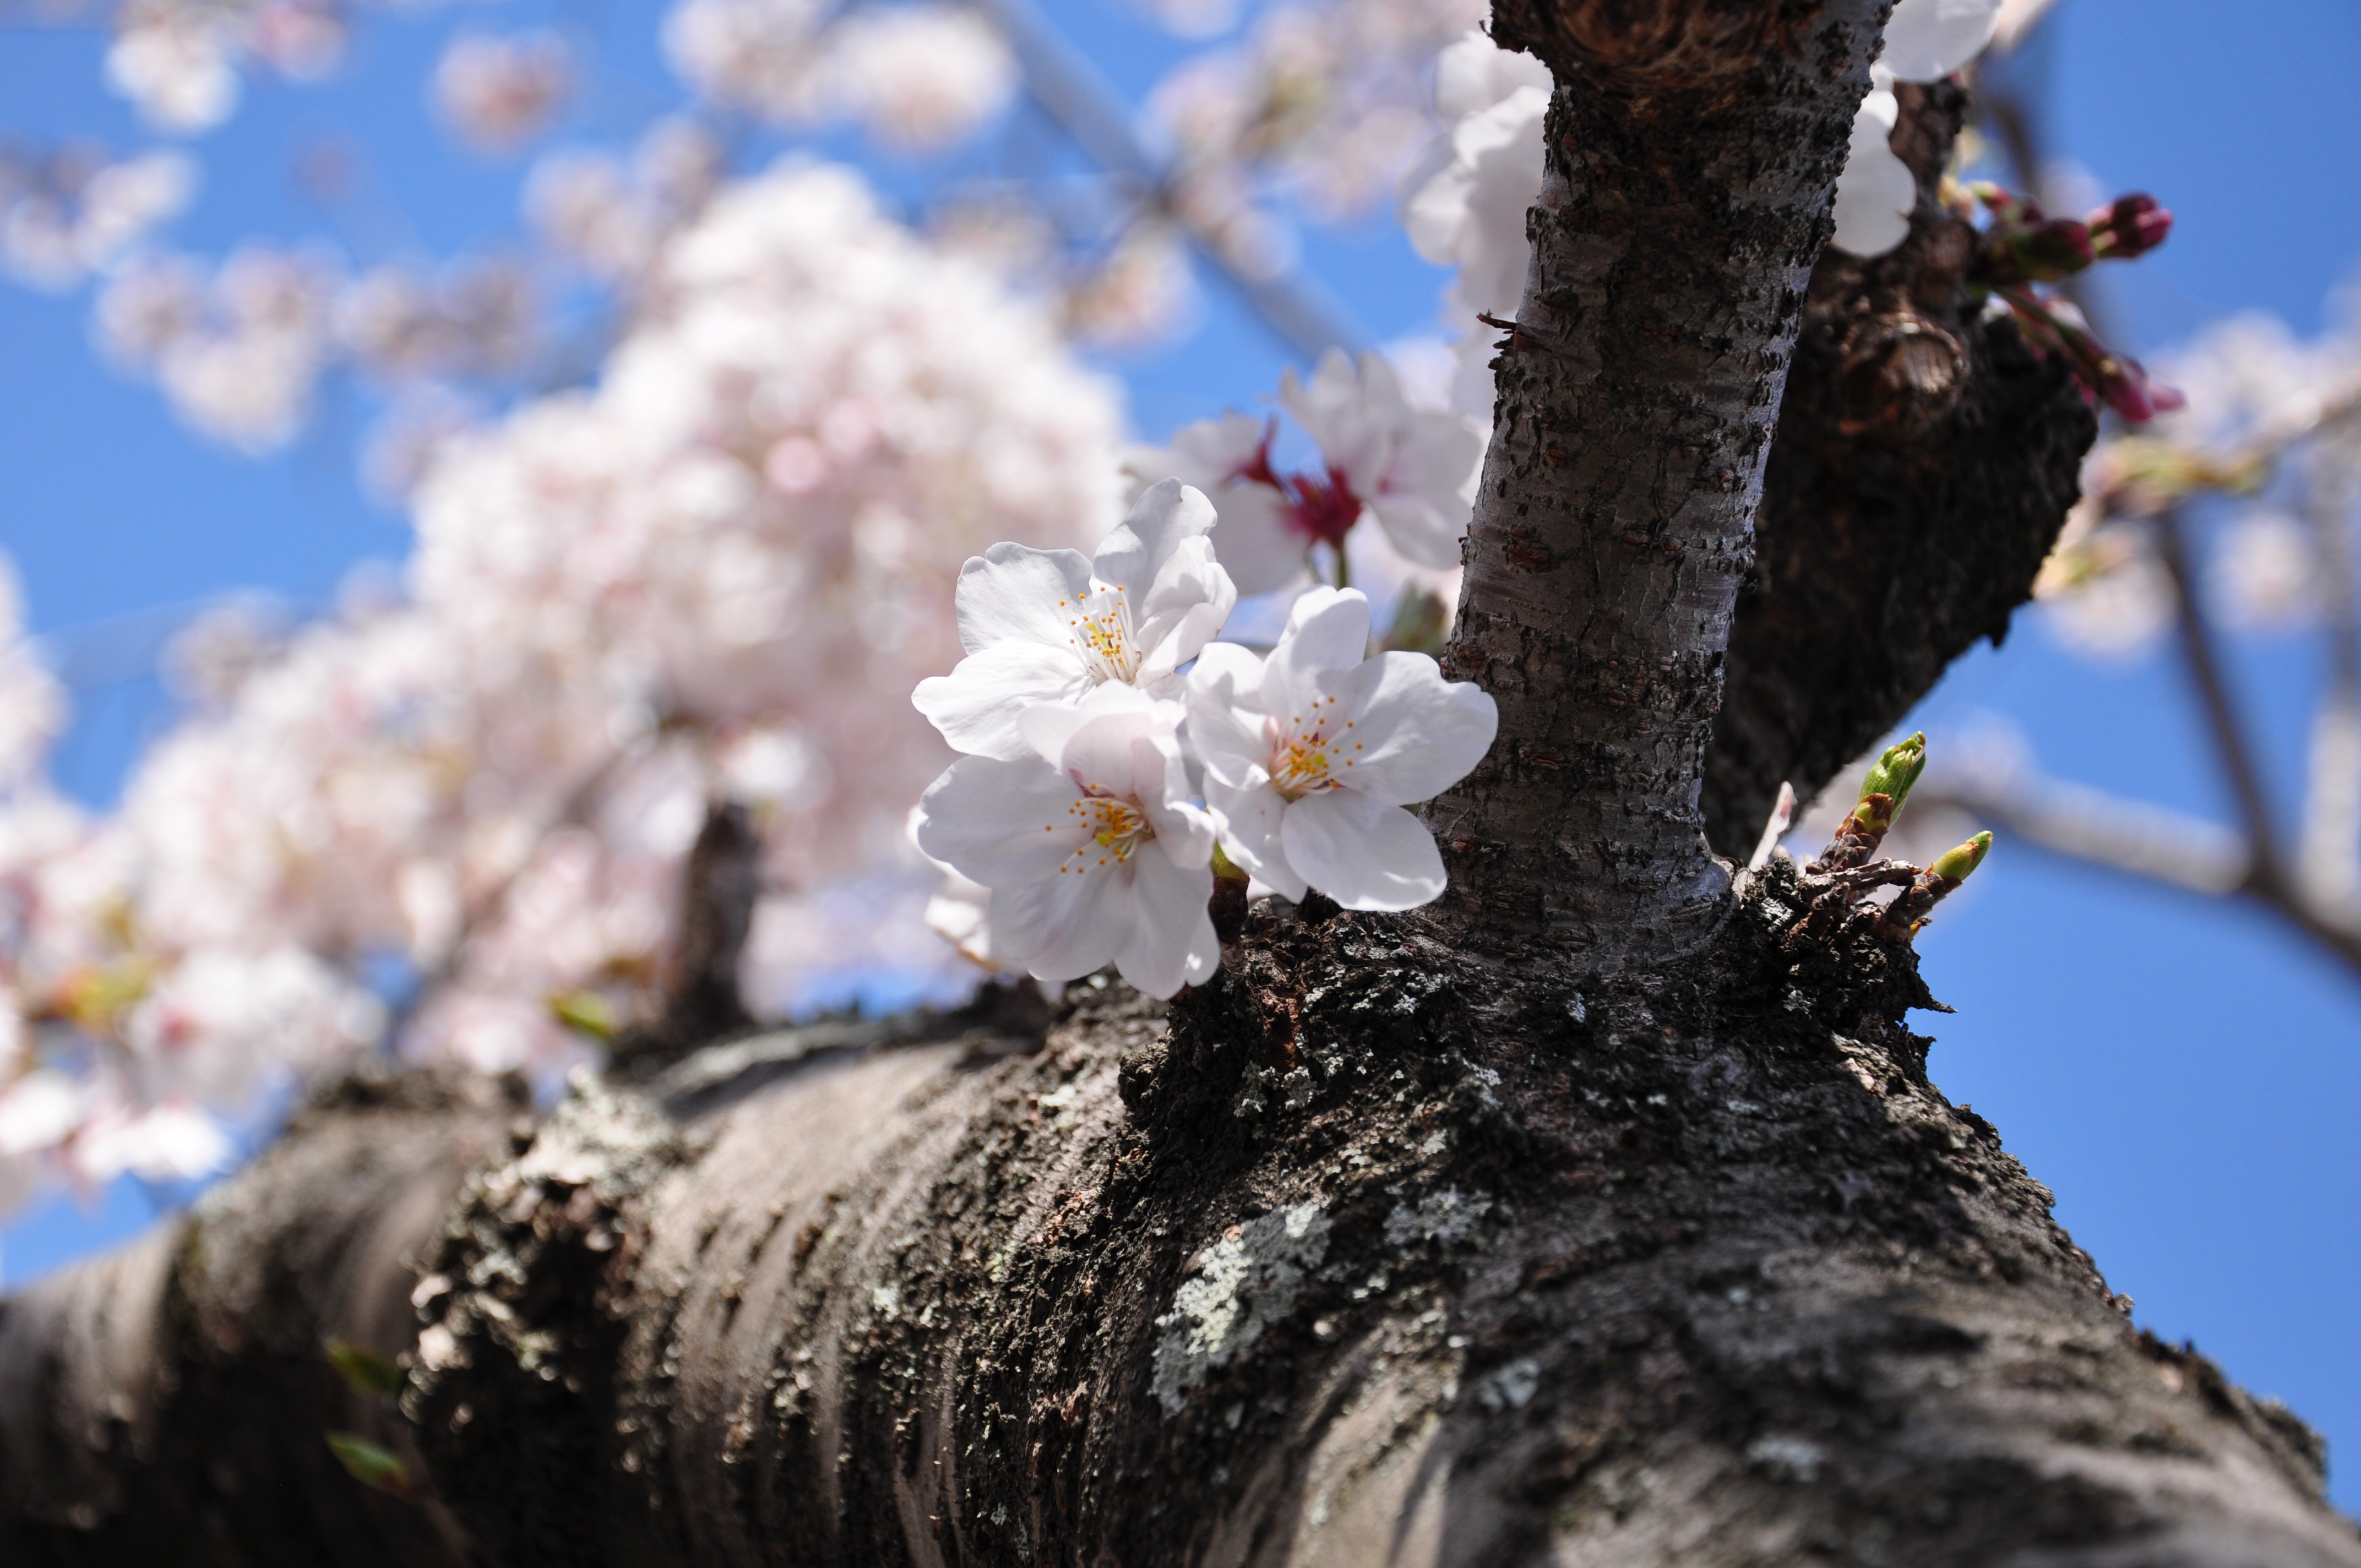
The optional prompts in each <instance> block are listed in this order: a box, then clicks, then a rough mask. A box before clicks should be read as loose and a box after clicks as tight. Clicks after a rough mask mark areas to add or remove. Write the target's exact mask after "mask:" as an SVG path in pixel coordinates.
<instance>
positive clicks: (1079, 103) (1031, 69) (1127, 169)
mask: <svg viewBox="0 0 2361 1568" xmlns="http://www.w3.org/2000/svg"><path fill="white" fill-rule="evenodd" d="M972 3H973V4H974V5H975V7H976V9H977V10H979V11H981V12H982V13H983V15H984V16H988V17H989V18H991V20H992V23H993V25H994V27H997V28H999V29H1000V32H1001V36H1002V37H1004V38H1006V39H1007V40H1008V47H1009V48H1010V49H1012V50H1014V51H1015V53H1016V60H1017V63H1018V65H1019V66H1020V67H1021V68H1022V69H1023V71H1024V72H1025V91H1026V93H1027V95H1028V96H1029V97H1031V98H1032V100H1033V102H1034V103H1036V104H1039V105H1040V107H1041V110H1042V112H1043V113H1045V114H1047V115H1049V117H1050V118H1051V119H1052V120H1054V121H1056V122H1057V123H1058V124H1059V126H1061V127H1063V129H1064V130H1065V132H1066V134H1067V135H1068V136H1069V137H1072V138H1073V141H1074V145H1075V146H1077V147H1079V148H1082V151H1083V152H1084V153H1085V154H1086V155H1088V156H1089V157H1090V158H1091V159H1092V160H1093V162H1095V163H1097V164H1098V165H1099V166H1100V167H1101V168H1102V169H1105V170H1109V171H1110V172H1112V173H1115V174H1119V175H1122V176H1125V177H1126V178H1128V179H1130V180H1132V181H1135V182H1137V185H1138V186H1139V187H1140V192H1141V201H1142V203H1143V204H1144V205H1145V206H1147V207H1148V209H1149V210H1151V211H1153V212H1155V213H1156V214H1159V216H1161V217H1164V218H1166V219H1168V220H1170V222H1172V223H1173V224H1174V225H1177V226H1178V227H1179V228H1180V232H1181V233H1183V234H1185V235H1187V236H1189V239H1190V242H1191V245H1193V246H1194V247H1196V250H1197V252H1198V254H1199V255H1201V256H1202V257H1203V258H1205V259H1206V260H1208V261H1210V262H1212V263H1213V266H1214V267H1215V269H1218V270H1219V271H1220V272H1221V274H1222V276H1223V277H1224V278H1225V279H1226V280H1228V281H1229V283H1230V286H1231V287H1232V288H1234V289H1235V290H1236V291H1237V292H1238V297H1239V298H1240V299H1242V300H1244V301H1245V302H1246V307H1247V308H1248V309H1249V310H1251V311H1253V312H1254V313H1255V314H1256V315H1257V316H1258V317H1260V318H1261V320H1262V323H1263V324H1264V325H1265V326H1267V327H1268V328H1269V329H1270V330H1271V332H1272V333H1273V334H1276V335H1277V336H1278V337H1279V339H1280V341H1282V342H1284V343H1285V344H1287V345H1288V346H1289V347H1290V348H1292V349H1294V350H1295V352H1296V353H1298V354H1301V356H1304V357H1305V358H1306V359H1316V358H1318V357H1319V356H1320V354H1321V352H1322V351H1323V350H1324V349H1328V348H1332V347H1340V346H1341V347H1345V348H1353V347H1357V346H1358V345H1360V344H1361V343H1362V342H1364V341H1365V340H1366V338H1367V334H1366V333H1364V332H1362V331H1361V330H1360V329H1359V328H1358V327H1356V325H1354V324H1353V323H1352V321H1351V320H1350V318H1349V316H1348V315H1347V313H1346V312H1345V309H1344V307H1343V305H1342V304H1341V303H1339V302H1338V301H1337V300H1336V299H1335V297H1334V295H1333V294H1331V293H1330V292H1329V291H1327V289H1326V288H1325V287H1324V286H1323V285H1322V284H1321V283H1320V281H1319V280H1318V279H1316V278H1314V277H1312V276H1311V275H1310V274H1308V273H1305V272H1303V271H1302V270H1301V269H1293V270H1290V271H1287V272H1281V273H1278V274H1276V275H1272V274H1266V273H1262V272H1258V271H1256V270H1254V269H1249V268H1246V267H1245V266H1242V265H1241V264H1240V262H1239V259H1238V258H1237V256H1236V254H1235V251H1234V250H1233V249H1232V247H1229V246H1226V245H1224V244H1223V243H1222V239H1221V236H1219V235H1215V234H1212V233H1209V232H1207V231H1206V229H1205V228H1204V226H1203V225H1202V224H1199V223H1197V222H1195V221H1194V220H1193V218H1192V217H1191V214H1190V212H1189V204H1188V203H1186V202H1183V201H1181V200H1180V199H1179V197H1180V190H1179V185H1178V182H1177V181H1176V180H1175V178H1174V175H1173V172H1172V171H1171V170H1169V169H1167V168H1165V167H1164V165H1163V163H1162V161H1161V160H1160V159H1158V158H1157V157H1156V156H1155V155H1154V154H1152V153H1150V152H1149V151H1148V148H1146V147H1145V146H1143V145H1142V144H1141V143H1140V140H1139V138H1138V137H1137V135H1136V134H1134V132H1133V130H1132V128H1131V116H1130V112H1129V109H1128V107H1127V106H1126V104H1124V102H1123V98H1122V95H1121V94H1120V93H1116V92H1115V89H1114V88H1113V87H1112V86H1110V85H1108V83H1107V82H1106V80H1105V78H1104V77H1103V76H1102V75H1101V74H1100V73H1099V71H1098V68H1097V67H1096V66H1094V65H1093V64H1092V63H1091V61H1090V60H1089V58H1088V57H1087V56H1085V55H1083V54H1082V52H1081V51H1080V50H1079V49H1075V48H1074V47H1073V46H1072V45H1071V44H1069V43H1068V42H1067V41H1066V40H1065V38H1063V37H1061V36H1060V34H1059V32H1058V29H1057V27H1056V26H1055V25H1054V24H1053V23H1051V22H1050V21H1049V18H1048V17H1046V16H1042V15H1041V13H1040V11H1039V10H1038V8H1037V7H1036V6H1035V5H1033V4H1032V3H1031V0H972Z"/></svg>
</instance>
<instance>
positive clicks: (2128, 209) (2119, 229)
mask: <svg viewBox="0 0 2361 1568" xmlns="http://www.w3.org/2000/svg"><path fill="white" fill-rule="evenodd" d="M2171 232H2172V213H2171V210H2170V209H2169V208H2166V207H2160V206H2158V205H2157V201H2156V198H2155V197H2153V196H2150V195H2146V194H2143V193H2141V192H2134V193H2133V194H2131V195H2128V196H2118V197H2116V198H2115V203H2114V205H2113V206H2111V207H2102V208H2100V209H2099V210H2098V211H2097V212H2095V213H2092V214H2091V239H2092V244H2093V246H2094V247H2095V248H2096V250H2097V252H2098V254H2099V255H2101V256H2103V257H2106V258H2109V259H2110V260H2116V261H2128V260H2130V259H2131V258H2133V257H2135V256H2145V255H2147V253H2148V252H2149V251H2151V250H2154V249H2155V248H2156V247H2158V246H2159V245H2162V244H2163V243H2164V240H2165V236H2167V235H2169V234H2170V233H2171Z"/></svg>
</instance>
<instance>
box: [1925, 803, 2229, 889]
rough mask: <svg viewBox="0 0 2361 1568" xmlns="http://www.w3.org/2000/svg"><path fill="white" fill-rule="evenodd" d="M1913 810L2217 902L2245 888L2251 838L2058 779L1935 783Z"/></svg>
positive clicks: (2160, 807) (2155, 807)
mask: <svg viewBox="0 0 2361 1568" xmlns="http://www.w3.org/2000/svg"><path fill="white" fill-rule="evenodd" d="M1910 805H1911V806H1912V808H1913V809H1914V810H1917V811H1922V812H1923V811H1926V810H1928V809H1929V808H1931V807H1935V806H1948V807H1949V808H1951V809H1953V810H1955V811H1960V812H1964V813H1966V814H1967V815H1968V816H1970V817H1974V818H1975V819H1976V820H1977V821H1979V822H1985V823H1989V824H1991V825H1992V826H1993V827H1995V828H2001V829H2002V830H2003V831H2004V832H2005V833H2006V834H2007V835H2008V837H2009V838H2010V839H2011V840H2012V841H2014V840H2016V839H2023V840H2024V841H2026V842H2027V843H2031V844H2037V845H2039V846H2040V847H2041V848H2043V849H2045V850H2051V851H2053V852H2054V853H2057V854H2060V855H2065V856H2068V857H2070V858H2071V859H2073V860H2078V861H2088V862H2089V863H2091V864H2092V865H2097V866H2104V867H2106V868H2108V869H2110V870H2112V871H2119V872H2125V873H2126V874H2128V875H2131V876H2136V877H2144V878H2146V879H2147V880H2148V881H2150V882H2160V883H2166V884H2167V885H2169V886H2171V887H2177V888H2180V889H2182V890H2183V891H2185V892H2189V893H2197V894H2207V895H2209V896H2214V897H2220V896H2224V895H2227V894H2235V893H2237V892H2239V891H2240V890H2241V889H2243V888H2245V887H2246V883H2247V877H2248V867H2249V861H2250V857H2249V855H2248V854H2247V851H2246V840H2245V839H2241V838H2240V837H2239V836H2238V835H2237V834H2236V833H2235V832H2234V831H2233V830H2231V829H2230V828H2224V827H2223V826H2222V825H2221V824H2220V823H2218V822H2209V821H2207V820H2205V819H2204V818H2203V817H2190V816H2185V815H2183V814H2182V813H2180V812H2177V811H2169V810H2167V809H2165V808H2164V807H2162V806H2150V805H2147V804H2146V803H2145V802H2139V801H2129V800H2125V799H2122V798H2121V797H2119V796H2116V795H2108V794H2106V793H2105V792H2103V791H2101V790H2095V789H2092V788H2089V787H2087V786H2085V785H2082V784H2066V783H2063V782H2060V781H2059V780H2055V779H2038V780H2033V781H2019V782H2015V783H2012V784H2008V785H2006V786H2003V787H1997V788H1994V787H1982V788H1979V787H1977V786H1975V785H1973V784H1968V785H1953V784H1949V783H1948V782H1947V781H1943V780H1939V779H1938V780H1932V781H1928V782H1926V783H1922V784H1919V785H1918V786H1917V787H1916V789H1914V790H1913V791H1912V792H1911V795H1910Z"/></svg>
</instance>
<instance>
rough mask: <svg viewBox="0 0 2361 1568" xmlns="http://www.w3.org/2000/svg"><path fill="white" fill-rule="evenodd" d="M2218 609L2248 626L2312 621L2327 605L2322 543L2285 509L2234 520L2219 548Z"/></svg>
mask: <svg viewBox="0 0 2361 1568" xmlns="http://www.w3.org/2000/svg"><path fill="white" fill-rule="evenodd" d="M2321 569H2322V568H2321V560H2320V547H2319V543H2318V542H2317V541H2316V540H2315V539H2314V538H2313V537H2312V530H2311V529H2310V528H2308V527H2307V526H2305V525H2304V523H2302V522H2301V521H2299V520H2297V519H2295V518H2292V517H2290V516H2288V515H2287V514H2286V513H2284V512H2278V511H2270V510H2253V511H2248V512H2246V513H2244V514H2243V515H2241V516H2239V517H2237V518H2235V519H2234V520H2233V521H2231V522H2230V524H2229V525H2228V526H2227V528H2225V529H2224V532H2223V534H2222V538H2221V540H2220V543H2219V544H2218V547H2217V549H2216V551H2215V554H2214V557H2213V586H2214V587H2215V589H2216V590H2217V595H2216V598H2215V601H2214V602H2215V605H2216V613H2218V614H2219V615H2221V617H2222V618H2223V620H2225V621H2227V622H2228V623H2229V624H2230V625H2232V626H2235V627H2238V628H2241V629H2243V630H2257V631H2280V630H2291V629H2293V628H2296V627H2300V626H2304V625H2308V624H2310V623H2311V622H2312V620H2314V619H2315V618H2317V616H2318V615H2319V613H2320V609H2321V596H2320V585H2321Z"/></svg>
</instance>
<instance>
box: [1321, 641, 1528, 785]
mask: <svg viewBox="0 0 2361 1568" xmlns="http://www.w3.org/2000/svg"><path fill="white" fill-rule="evenodd" d="M1339 695H1340V696H1342V698H1343V706H1345V707H1346V708H1347V710H1348V713H1349V716H1350V717H1351V718H1352V720H1353V725H1354V728H1353V730H1352V734H1353V736H1354V742H1355V745H1356V747H1358V748H1361V749H1359V750H1356V751H1354V752H1353V753H1352V763H1351V774H1350V778H1351V784H1352V787H1353V788H1355V789H1356V790H1361V791H1364V792H1366V793H1367V794H1368V795H1370V796H1371V797H1372V798H1373V799H1377V800H1382V801H1384V802H1386V803H1387V804H1389V805H1392V806H1408V805H1411V803H1413V802H1416V801H1422V800H1432V799H1433V797H1434V796H1435V795H1439V794H1440V793H1442V792H1443V791H1444V790H1445V789H1448V788H1450V787H1451V786H1452V785H1453V784H1456V783H1458V782H1459V781H1460V780H1461V779H1463V778H1466V776H1467V773H1468V772H1469V770H1471V769H1472V768H1474V767H1475V766H1476V764H1477V762H1481V761H1483V758H1484V753H1485V752H1487V751H1490V750H1491V749H1492V738H1493V736H1494V735H1495V734H1496V733H1497V732H1498V731H1499V725H1500V712H1499V706H1498V705H1497V704H1495V703H1494V702H1493V700H1492V697H1491V695H1490V694H1489V693H1488V692H1486V691H1485V690H1484V689H1483V688H1482V687H1480V686H1477V685H1474V684H1473V683H1471V682H1467V681H1445V680H1444V678H1443V671H1442V668H1441V667H1440V666H1439V665H1437V664H1436V663H1435V662H1434V661H1433V659H1430V658H1428V657H1427V656H1426V655H1425V654H1423V653H1402V652H1389V653H1380V654H1378V656H1377V657H1376V658H1374V659H1371V660H1369V661H1368V662H1367V663H1365V664H1363V665H1362V666H1361V667H1360V669H1358V670H1356V671H1355V672H1354V674H1353V677H1352V685H1351V686H1350V688H1346V689H1340V693H1339Z"/></svg>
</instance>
